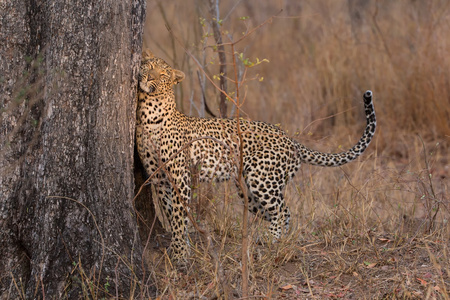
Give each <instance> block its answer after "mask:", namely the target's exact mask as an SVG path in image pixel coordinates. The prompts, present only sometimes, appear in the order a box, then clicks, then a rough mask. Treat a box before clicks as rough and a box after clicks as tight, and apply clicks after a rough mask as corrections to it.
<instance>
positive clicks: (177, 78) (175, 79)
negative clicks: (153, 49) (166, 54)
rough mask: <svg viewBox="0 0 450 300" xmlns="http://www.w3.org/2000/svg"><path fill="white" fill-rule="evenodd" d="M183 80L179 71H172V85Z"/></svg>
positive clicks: (182, 74)
mask: <svg viewBox="0 0 450 300" xmlns="http://www.w3.org/2000/svg"><path fill="white" fill-rule="evenodd" d="M183 79H184V73H183V72H181V71H180V70H173V83H174V84H177V83H180V82H182V81H183Z"/></svg>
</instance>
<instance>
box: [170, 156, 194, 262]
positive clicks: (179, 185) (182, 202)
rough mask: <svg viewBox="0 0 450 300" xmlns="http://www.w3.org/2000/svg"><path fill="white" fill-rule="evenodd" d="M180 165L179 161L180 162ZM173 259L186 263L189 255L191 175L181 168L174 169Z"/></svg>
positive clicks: (171, 223) (172, 182) (172, 183)
mask: <svg viewBox="0 0 450 300" xmlns="http://www.w3.org/2000/svg"><path fill="white" fill-rule="evenodd" d="M178 163H179V161H178ZM171 174H172V178H171V188H172V193H171V194H172V205H171V206H172V214H171V216H170V225H171V228H172V242H171V248H172V254H171V256H172V258H173V259H174V260H175V261H178V262H182V261H185V260H186V258H187V256H188V254H189V238H188V235H187V217H186V216H187V213H186V210H187V209H188V204H189V199H190V193H191V188H190V174H189V170H187V168H183V167H181V166H178V167H175V168H172V172H171Z"/></svg>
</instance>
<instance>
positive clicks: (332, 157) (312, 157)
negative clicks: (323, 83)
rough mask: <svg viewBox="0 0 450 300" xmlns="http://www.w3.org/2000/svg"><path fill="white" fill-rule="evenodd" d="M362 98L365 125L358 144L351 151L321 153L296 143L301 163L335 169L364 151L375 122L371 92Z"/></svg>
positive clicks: (372, 132) (373, 130)
mask: <svg viewBox="0 0 450 300" xmlns="http://www.w3.org/2000/svg"><path fill="white" fill-rule="evenodd" d="M363 98H364V108H365V112H366V120H367V125H366V129H365V130H364V134H363V135H362V137H361V138H360V139H359V141H358V143H357V144H356V145H355V146H353V147H352V148H351V149H349V150H347V151H345V152H341V153H323V152H320V151H315V150H311V149H308V148H307V147H305V146H303V145H302V144H300V143H297V144H296V145H297V151H299V155H300V161H301V162H303V163H307V164H311V165H316V166H324V167H337V166H341V165H344V164H346V163H348V162H351V161H352V160H354V159H356V158H357V157H358V156H360V155H361V154H362V153H363V152H364V150H366V148H367V146H369V144H370V142H371V141H372V138H373V136H374V134H375V128H376V125H377V120H376V118H375V109H374V107H373V103H372V91H366V92H365V93H364V96H363Z"/></svg>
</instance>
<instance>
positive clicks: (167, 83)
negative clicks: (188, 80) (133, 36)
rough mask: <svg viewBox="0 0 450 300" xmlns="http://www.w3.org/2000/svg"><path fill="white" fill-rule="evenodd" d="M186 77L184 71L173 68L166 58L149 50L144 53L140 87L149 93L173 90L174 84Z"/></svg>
mask: <svg viewBox="0 0 450 300" xmlns="http://www.w3.org/2000/svg"><path fill="white" fill-rule="evenodd" d="M183 79H184V73H183V72H181V71H179V70H175V69H172V67H170V66H169V65H168V64H167V63H166V62H165V61H164V60H162V59H161V58H158V57H155V56H154V55H153V54H152V53H151V52H150V51H149V50H145V51H144V52H143V55H142V61H141V68H140V70H139V87H140V88H141V89H142V90H143V91H144V92H146V93H148V94H155V95H156V94H162V93H166V92H168V91H171V90H172V87H173V85H175V84H177V83H179V82H181V81H182V80H183Z"/></svg>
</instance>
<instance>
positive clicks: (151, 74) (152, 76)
mask: <svg viewBox="0 0 450 300" xmlns="http://www.w3.org/2000/svg"><path fill="white" fill-rule="evenodd" d="M148 77H149V80H158V79H159V77H160V73H159V71H158V70H155V69H153V70H150V71H149V72H148Z"/></svg>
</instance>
